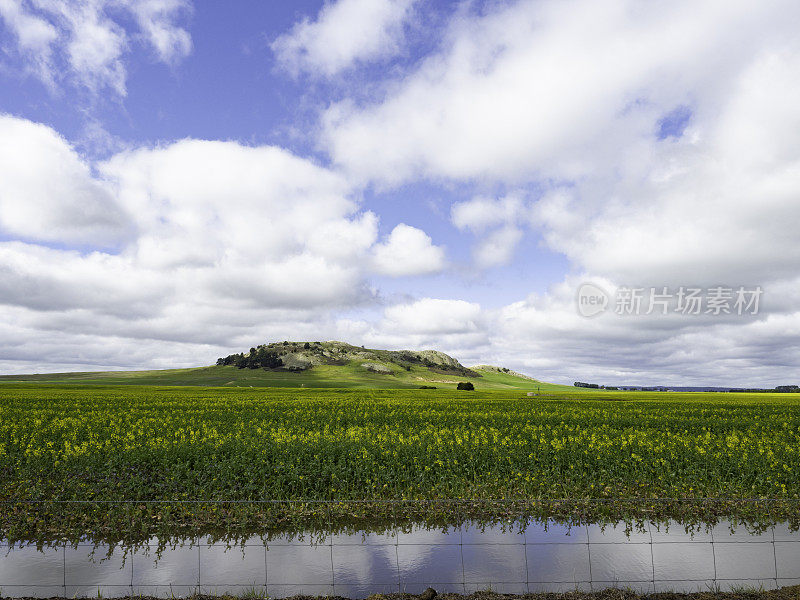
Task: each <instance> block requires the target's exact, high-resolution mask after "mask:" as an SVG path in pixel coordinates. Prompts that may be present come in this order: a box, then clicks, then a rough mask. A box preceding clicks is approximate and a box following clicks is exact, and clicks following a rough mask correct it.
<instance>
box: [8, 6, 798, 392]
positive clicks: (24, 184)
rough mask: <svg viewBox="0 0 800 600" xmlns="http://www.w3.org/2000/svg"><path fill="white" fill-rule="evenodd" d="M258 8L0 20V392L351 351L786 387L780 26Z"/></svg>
mask: <svg viewBox="0 0 800 600" xmlns="http://www.w3.org/2000/svg"><path fill="white" fill-rule="evenodd" d="M273 4H277V3H266V4H265V5H262V6H261V7H259V8H256V9H254V8H251V9H250V10H251V11H256V12H255V13H253V12H249V13H246V14H245V13H243V12H242V10H241V7H238V11H239V12H237V8H234V7H231V6H229V5H228V6H224V5H216V4H211V3H208V4H206V3H200V2H197V3H196V4H195V5H192V4H191V3H189V2H188V1H183V0H146V1H142V2H128V1H123V2H113V3H112V2H106V1H103V0H91V1H85V2H77V1H75V2H51V1H50V0H0V274H2V277H0V304H2V311H3V312H2V315H3V317H2V319H0V342H2V343H0V371H2V372H6V373H14V372H45V371H59V370H75V369H81V370H94V369H103V368H165V367H173V366H174V367H183V366H194V365H197V364H204V363H205V364H208V363H210V362H212V361H213V360H214V359H215V358H216V357H217V356H220V355H226V354H229V353H231V352H234V351H239V350H241V349H242V348H245V347H250V346H251V345H253V344H257V343H262V342H266V341H270V340H282V339H298V340H303V339H311V340H313V339H344V340H347V341H349V342H351V343H355V344H364V345H367V346H371V347H390V348H402V347H408V348H423V347H424V348H436V349H440V350H443V351H445V352H448V353H451V354H453V355H455V356H456V357H457V358H459V359H460V360H461V361H462V362H463V363H465V364H475V363H494V364H501V365H503V366H508V367H510V368H513V369H515V370H518V371H522V372H525V373H529V374H531V375H534V376H536V377H538V378H541V379H545V380H551V381H555V382H562V383H564V382H566V383H571V382H572V381H574V380H576V379H578V380H582V381H597V382H598V383H606V384H615V383H617V384H620V383H629V384H667V385H680V384H686V385H690V384H706V385H712V384H720V385H753V386H756V385H759V386H760V385H770V386H771V385H776V384H784V383H796V382H795V381H793V380H792V377H793V376H794V374H795V373H797V372H798V367H800V110H798V109H797V106H800V79H798V77H797V73H798V72H800V40H798V38H797V36H796V32H797V31H798V30H799V28H800V6H798V5H797V3H794V2H790V1H778V0H775V1H767V2H762V3H758V4H755V5H754V4H753V3H752V2H718V1H712V0H705V1H703V2H688V1H681V0H679V1H677V2H656V3H646V4H642V3H639V2H635V1H633V0H603V1H601V2H597V1H594V0H592V1H590V0H573V1H570V2H561V1H555V0H550V1H547V0H546V1H537V2H532V1H516V2H509V3H491V2H486V3H483V2H448V3H433V2H428V1H427V0H416V1H412V0H335V1H329V2H324V3H323V2H308V3H304V4H298V5H296V6H293V8H291V9H288V8H287V7H285V6H284V7H276V6H270V5H273ZM587 281H590V282H594V283H596V284H597V285H598V286H601V287H602V288H604V289H608V290H612V289H615V288H620V287H621V286H626V287H632V288H642V289H644V290H648V289H650V288H655V289H659V290H661V289H663V288H664V287H668V288H670V289H677V288H680V287H684V286H687V287H696V288H702V289H711V288H714V287H718V286H729V287H739V286H748V287H755V286H760V287H761V288H762V289H763V295H762V297H761V305H760V310H759V311H758V314H750V315H744V316H740V315H737V314H735V311H732V313H731V314H719V315H717V314H710V313H706V312H705V311H702V312H701V313H700V314H696V315H687V314H681V313H680V312H676V311H672V310H671V311H670V312H669V314H666V315H663V314H659V312H658V311H651V314H644V313H646V312H647V311H643V314H641V315H638V316H631V315H628V316H620V315H617V314H615V312H614V310H609V311H607V312H604V313H603V314H601V315H599V316H596V317H593V318H586V317H583V316H581V314H579V312H578V310H577V309H576V293H577V290H578V288H579V286H580V285H581V284H582V283H583V282H587ZM612 308H613V307H612Z"/></svg>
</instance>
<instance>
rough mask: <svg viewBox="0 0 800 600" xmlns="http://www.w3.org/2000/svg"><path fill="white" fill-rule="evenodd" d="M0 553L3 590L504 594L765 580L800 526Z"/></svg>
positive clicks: (790, 562) (787, 580) (483, 533)
mask: <svg viewBox="0 0 800 600" xmlns="http://www.w3.org/2000/svg"><path fill="white" fill-rule="evenodd" d="M1 550H2V551H1V552H0V589H2V594H3V596H6V597H9V596H17V597H19V596H41V597H45V596H53V595H65V596H68V597H73V596H95V597H96V596H97V595H98V592H99V593H101V594H102V595H103V596H109V597H110V596H123V595H129V594H131V593H134V594H146V595H160V596H172V595H186V594H190V593H193V592H196V591H198V590H199V591H201V592H204V593H218V594H221V593H224V592H229V593H234V594H239V595H243V594H253V593H256V594H258V593H264V594H268V595H269V596H271V597H273V598H274V597H285V596H290V595H294V594H298V593H303V594H314V595H332V594H335V595H340V596H349V597H352V598H363V597H366V596H368V595H370V594H374V593H377V592H383V593H386V592H396V591H405V592H411V593H419V592H421V591H422V590H423V589H425V588H426V587H428V586H432V587H434V588H435V589H437V590H438V591H440V592H442V591H454V592H461V593H469V592H471V591H475V590H479V589H487V588H489V587H491V589H493V590H495V591H500V592H507V593H524V592H528V591H532V592H533V591H566V590H573V589H585V590H589V589H602V588H606V587H612V586H625V587H631V588H633V589H637V590H641V591H665V590H676V591H697V590H703V589H708V588H709V587H720V588H722V589H726V588H728V589H729V588H732V587H737V586H753V587H759V586H761V587H764V588H774V587H777V586H782V585H793V584H796V583H797V582H798V580H800V533H798V532H797V531H796V530H795V531H792V529H791V528H790V527H789V526H787V525H784V524H778V525H776V526H774V527H770V528H767V529H766V530H763V529H761V530H757V531H753V530H752V529H750V530H748V529H747V528H745V527H742V526H734V525H733V524H731V523H727V522H726V523H720V524H717V525H714V526H708V527H700V528H692V529H690V530H688V531H687V529H686V527H685V526H682V525H679V524H677V523H662V524H659V525H653V524H650V523H641V524H639V526H637V527H633V528H631V527H630V526H627V527H626V526H625V525H624V524H620V525H616V526H615V525H609V526H605V527H603V526H601V525H575V526H571V527H570V526H568V525H562V524H557V523H552V522H546V521H545V522H532V523H527V524H525V526H520V525H519V524H515V525H513V526H508V525H506V526H505V527H504V526H502V525H495V526H489V527H485V526H480V525H478V524H475V523H465V524H463V525H462V526H460V527H456V528H452V527H451V528H443V529H436V528H433V529H432V528H428V527H424V526H407V527H405V528H400V529H389V530H385V529H384V530H382V531H379V532H374V531H373V532H368V531H350V532H342V531H338V532H336V533H331V534H325V533H319V532H318V533H317V534H316V535H313V536H308V535H301V534H281V535H273V536H266V537H253V538H249V539H245V540H235V541H234V543H229V542H228V541H220V540H217V539H212V538H207V537H206V538H200V539H197V540H193V541H190V542H186V543H183V544H175V545H164V544H159V543H158V540H155V539H154V540H151V541H150V542H149V543H147V544H142V545H139V546H138V547H135V548H133V547H117V548H111V547H109V546H107V545H103V544H100V545H91V544H88V543H87V544H77V545H73V546H67V547H64V546H51V547H43V548H41V549H37V548H36V547H35V546H31V545H24V544H23V545H14V546H9V545H6V546H5V547H3V548H2V549H1Z"/></svg>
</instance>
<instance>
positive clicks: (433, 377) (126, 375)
mask: <svg viewBox="0 0 800 600" xmlns="http://www.w3.org/2000/svg"><path fill="white" fill-rule="evenodd" d="M278 360H279V361H280V364H278ZM217 363H218V364H216V365H214V366H208V367H196V368H189V369H164V370H154V371H102V372H80V373H48V374H40V375H5V376H0V382H2V381H29V382H41V383H45V382H52V383H59V382H60V383H100V384H122V385H124V384H128V385H198V386H230V387H307V388H374V389H381V388H383V389H390V388H405V389H413V388H419V387H421V386H423V385H424V386H435V387H437V388H448V389H453V388H455V386H456V385H457V384H458V382H461V381H470V382H472V384H473V385H474V386H475V388H476V389H493V390H503V389H505V390H512V389H519V390H536V389H537V388H539V389H541V390H542V391H548V390H574V388H572V387H571V386H562V385H556V384H550V383H545V382H541V381H538V380H536V379H533V378H531V377H528V376H526V375H522V374H520V373H516V372H514V371H510V370H508V369H503V368H501V367H494V366H490V365H479V366H476V367H471V368H467V367H465V366H463V365H462V364H461V363H460V362H458V361H457V360H456V359H454V358H453V357H451V356H448V355H447V354H445V353H443V352H438V351H436V350H422V351H415V350H377V349H371V348H363V347H360V346H353V345H351V344H346V343H344V342H336V341H330V342H289V341H287V342H278V343H273V344H264V345H262V346H259V347H257V348H251V349H250V351H249V352H247V353H244V352H243V353H240V354H233V355H230V356H228V357H221V358H220V359H219V360H218V361H217ZM262 363H269V365H270V366H266V367H265V366H263V365H262ZM237 364H238V365H239V366H237Z"/></svg>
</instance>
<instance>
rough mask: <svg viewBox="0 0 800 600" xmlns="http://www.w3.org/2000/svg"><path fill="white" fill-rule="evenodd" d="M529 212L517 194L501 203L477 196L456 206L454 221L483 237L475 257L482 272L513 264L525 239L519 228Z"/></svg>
mask: <svg viewBox="0 0 800 600" xmlns="http://www.w3.org/2000/svg"><path fill="white" fill-rule="evenodd" d="M529 210H530V209H529V207H528V206H527V205H526V203H525V202H524V201H523V199H522V198H521V197H520V195H517V194H511V195H508V196H505V197H503V198H498V199H492V198H486V197H483V196H477V197H475V198H473V199H472V200H466V201H464V202H456V203H455V204H453V207H452V209H451V212H450V220H451V221H452V222H453V225H455V226H456V227H458V228H459V229H469V230H470V231H472V232H473V233H475V234H476V235H479V236H481V238H480V239H479V241H478V243H477V245H476V246H475V248H474V249H473V256H474V258H475V264H476V266H477V267H478V268H479V269H487V268H490V267H495V266H499V265H505V264H508V263H509V262H510V261H511V260H512V258H513V257H514V250H515V249H516V247H517V244H519V242H520V240H521V239H522V236H523V231H522V230H521V229H520V228H519V227H518V226H517V225H518V223H520V222H521V221H525V218H526V216H527V213H528V212H529Z"/></svg>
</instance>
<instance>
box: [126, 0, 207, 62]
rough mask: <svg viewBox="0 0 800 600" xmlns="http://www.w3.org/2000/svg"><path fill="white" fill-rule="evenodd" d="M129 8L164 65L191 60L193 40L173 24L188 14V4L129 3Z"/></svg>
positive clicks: (182, 0)
mask: <svg viewBox="0 0 800 600" xmlns="http://www.w3.org/2000/svg"><path fill="white" fill-rule="evenodd" d="M128 7H129V10H130V11H131V12H132V13H133V14H134V15H135V17H136V21H137V23H138V24H139V27H140V28H141V30H142V32H144V34H145V36H147V39H148V40H149V42H150V45H151V46H152V47H153V49H154V50H155V51H156V54H157V55H158V58H159V60H161V62H164V63H167V64H174V63H176V62H177V61H180V60H181V59H183V58H186V57H187V56H189V54H190V53H191V51H192V38H191V36H190V35H189V32H188V31H186V30H185V29H183V28H182V27H177V26H175V23H174V21H175V20H176V16H177V15H179V14H181V12H187V11H188V10H189V7H190V4H189V3H188V2H187V1H186V0H129V2H128Z"/></svg>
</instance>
